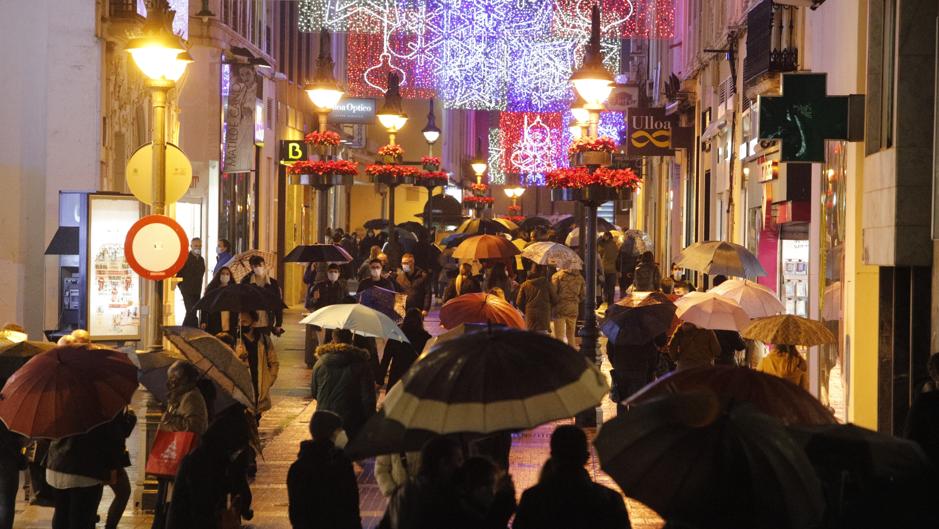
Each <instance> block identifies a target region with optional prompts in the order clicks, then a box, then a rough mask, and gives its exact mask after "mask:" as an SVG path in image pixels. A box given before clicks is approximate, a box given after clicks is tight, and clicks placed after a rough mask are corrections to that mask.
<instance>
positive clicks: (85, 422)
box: [0, 345, 137, 439]
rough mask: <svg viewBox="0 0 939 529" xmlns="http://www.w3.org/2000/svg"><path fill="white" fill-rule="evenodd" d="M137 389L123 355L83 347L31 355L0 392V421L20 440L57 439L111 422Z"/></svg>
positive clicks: (130, 365)
mask: <svg viewBox="0 0 939 529" xmlns="http://www.w3.org/2000/svg"><path fill="white" fill-rule="evenodd" d="M136 389H137V368H136V367H135V366H134V364H133V363H131V361H130V360H129V359H128V358H127V355H125V354H123V353H119V352H117V351H112V350H110V349H98V348H93V347H87V346H71V345H70V346H64V347H56V348H55V349H52V350H50V351H47V352H45V353H42V354H39V355H36V356H35V357H34V358H33V359H32V360H30V361H29V362H27V364H26V365H25V366H23V367H22V368H21V369H20V370H19V371H17V372H16V373H14V374H13V376H11V377H10V379H9V380H8V381H7V383H6V385H5V386H3V390H2V391H0V420H2V421H3V423H4V424H6V426H7V428H9V429H10V430H13V431H14V432H17V433H20V434H23V435H25V436H26V437H34V438H36V437H42V438H48V439H60V438H62V437H69V436H72V435H77V434H80V433H85V432H87V431H89V430H91V429H92V428H94V427H96V426H99V425H101V424H104V423H106V422H108V421H110V420H111V419H113V418H114V416H116V415H117V414H118V412H120V411H121V410H122V409H124V407H125V406H127V405H128V404H129V403H130V399H131V397H132V396H133V394H134V391H136Z"/></svg>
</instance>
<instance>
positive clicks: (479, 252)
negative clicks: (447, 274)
mask: <svg viewBox="0 0 939 529" xmlns="http://www.w3.org/2000/svg"><path fill="white" fill-rule="evenodd" d="M519 253H521V252H520V250H519V249H518V248H516V247H515V245H514V244H512V243H511V242H509V241H508V240H506V239H505V238H503V237H498V236H495V235H476V236H473V237H469V238H467V239H466V240H464V241H463V242H461V243H460V245H459V246H457V247H456V250H454V251H453V258H454V259H508V258H510V257H514V256H516V255H518V254H519Z"/></svg>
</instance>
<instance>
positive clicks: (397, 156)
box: [378, 145, 404, 164]
mask: <svg viewBox="0 0 939 529" xmlns="http://www.w3.org/2000/svg"><path fill="white" fill-rule="evenodd" d="M378 156H379V157H380V159H381V161H382V162H384V163H386V164H391V163H397V162H400V161H401V158H402V157H404V149H402V148H401V146H400V145H385V146H384V147H379V149H378Z"/></svg>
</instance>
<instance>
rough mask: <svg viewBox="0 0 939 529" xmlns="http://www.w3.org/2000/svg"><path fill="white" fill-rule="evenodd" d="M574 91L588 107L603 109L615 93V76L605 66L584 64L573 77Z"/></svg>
mask: <svg viewBox="0 0 939 529" xmlns="http://www.w3.org/2000/svg"><path fill="white" fill-rule="evenodd" d="M571 82H572V83H574V89H575V90H577V94H578V95H580V97H582V98H583V99H584V102H585V103H586V104H587V106H588V107H592V108H598V107H602V106H603V103H605V102H606V100H607V98H609V97H610V93H611V92H612V91H613V76H612V75H610V72H608V71H607V70H606V68H604V67H603V64H602V63H600V64H584V66H583V67H582V68H581V69H579V70H577V71H576V72H574V75H573V76H571Z"/></svg>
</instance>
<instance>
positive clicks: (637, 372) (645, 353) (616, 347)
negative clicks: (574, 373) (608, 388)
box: [606, 340, 664, 401]
mask: <svg viewBox="0 0 939 529" xmlns="http://www.w3.org/2000/svg"><path fill="white" fill-rule="evenodd" d="M663 341H664V340H663ZM606 356H607V357H608V358H609V359H610V364H611V365H612V366H613V369H612V370H611V371H610V376H611V377H612V378H613V388H614V389H615V391H616V393H617V397H618V398H616V399H614V400H617V401H619V400H624V399H626V398H627V397H629V396H630V395H632V394H633V393H635V392H637V391H639V390H640V389H642V388H643V387H645V386H646V385H647V384H649V383H650V382H652V381H653V380H654V379H655V368H656V366H657V365H658V361H659V350H658V348H657V347H656V346H655V343H654V342H651V341H650V342H648V343H645V344H642V345H623V344H613V343H611V342H607V344H606Z"/></svg>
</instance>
